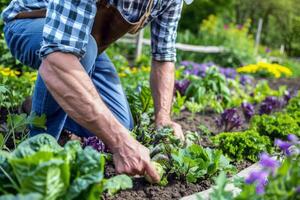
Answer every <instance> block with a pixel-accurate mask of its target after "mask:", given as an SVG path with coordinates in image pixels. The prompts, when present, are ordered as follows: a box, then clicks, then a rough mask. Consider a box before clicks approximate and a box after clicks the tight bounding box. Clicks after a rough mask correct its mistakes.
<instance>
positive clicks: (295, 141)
mask: <svg viewBox="0 0 300 200" xmlns="http://www.w3.org/2000/svg"><path fill="white" fill-rule="evenodd" d="M287 139H288V140H289V141H290V142H293V143H297V142H298V141H299V138H298V137H297V136H296V135H294V134H289V135H288V136H287Z"/></svg>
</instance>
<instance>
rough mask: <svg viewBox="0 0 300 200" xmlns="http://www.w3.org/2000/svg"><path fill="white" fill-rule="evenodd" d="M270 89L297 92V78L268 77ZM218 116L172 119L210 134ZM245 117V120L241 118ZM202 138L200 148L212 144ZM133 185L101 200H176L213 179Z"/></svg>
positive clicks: (242, 165)
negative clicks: (275, 78)
mask: <svg viewBox="0 0 300 200" xmlns="http://www.w3.org/2000/svg"><path fill="white" fill-rule="evenodd" d="M268 81H269V83H270V86H271V87H272V89H278V88H279V87H280V86H282V85H286V86H287V88H288V89H289V90H291V91H297V90H299V89H300V84H298V83H299V81H300V79H286V78H282V79H277V80H272V79H270V80H268ZM258 107H259V105H256V107H255V110H258ZM237 110H238V113H239V114H240V116H243V114H242V110H241V108H237ZM218 117H220V114H216V113H214V112H206V113H200V114H196V115H195V116H194V117H192V114H191V113H190V112H189V111H187V110H184V111H182V112H181V114H180V116H178V117H176V118H175V121H176V122H178V123H179V124H180V125H181V126H182V128H183V130H184V132H186V131H198V132H199V131H200V130H199V125H204V126H205V127H207V128H208V130H210V131H211V134H212V135H216V134H218V133H220V132H223V131H224V130H223V129H222V128H220V127H218V126H216V123H215V120H216V119H217V118H218ZM243 120H245V119H243ZM248 127H249V123H243V125H242V126H241V127H239V128H237V129H234V130H233V131H243V130H246V129H248ZM201 138H202V140H201V142H200V144H201V145H202V146H203V147H212V146H213V145H212V144H211V142H210V141H209V139H208V138H209V137H208V136H206V135H203V136H201ZM233 164H234V166H235V167H236V168H237V171H238V172H240V171H242V170H244V169H246V168H248V167H250V166H251V165H252V164H253V162H251V161H248V160H245V161H242V162H239V163H233ZM107 170H109V173H107V174H108V175H111V174H114V172H113V171H114V170H113V168H112V166H108V168H107ZM133 184H134V185H133V188H132V189H131V190H125V191H121V192H119V193H118V194H116V195H115V196H114V197H107V196H105V197H104V199H111V200H121V199H129V200H131V199H135V200H138V199H153V200H160V199H161V200H163V199H180V198H182V197H186V196H189V195H192V194H195V193H198V192H201V191H205V190H207V189H209V188H210V187H211V186H212V184H213V181H212V180H209V179H203V180H201V181H199V182H198V183H197V184H192V183H187V182H183V181H179V180H176V179H172V177H171V179H170V180H169V184H168V185H167V186H157V185H151V184H149V183H148V182H146V181H145V179H144V178H135V179H134V181H133Z"/></svg>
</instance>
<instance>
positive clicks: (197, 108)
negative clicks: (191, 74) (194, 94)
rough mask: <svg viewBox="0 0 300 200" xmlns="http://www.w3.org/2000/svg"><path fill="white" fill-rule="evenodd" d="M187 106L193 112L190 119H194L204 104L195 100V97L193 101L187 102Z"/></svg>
mask: <svg viewBox="0 0 300 200" xmlns="http://www.w3.org/2000/svg"><path fill="white" fill-rule="evenodd" d="M185 106H186V108H187V109H188V110H189V111H190V112H191V113H192V115H191V117H190V120H193V119H194V118H195V116H196V113H198V112H201V111H202V110H203V109H204V105H203V104H200V103H197V102H195V101H194V100H193V99H192V101H187V102H185Z"/></svg>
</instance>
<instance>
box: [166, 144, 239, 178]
mask: <svg viewBox="0 0 300 200" xmlns="http://www.w3.org/2000/svg"><path fill="white" fill-rule="evenodd" d="M171 156H172V163H173V166H172V168H171V171H172V172H174V173H175V174H176V175H177V176H178V177H180V178H181V179H183V180H185V179H186V180H187V181H188V182H191V183H195V182H197V180H199V179H200V178H203V177H204V176H212V175H214V174H215V173H217V172H219V171H230V172H232V171H233V167H232V166H231V165H230V164H229V160H228V159H227V158H225V157H224V156H223V155H222V153H221V151H218V150H211V149H209V148H207V149H204V148H203V147H201V146H200V145H197V144H192V145H190V146H187V147H186V148H182V149H175V150H174V151H173V152H172V154H171Z"/></svg>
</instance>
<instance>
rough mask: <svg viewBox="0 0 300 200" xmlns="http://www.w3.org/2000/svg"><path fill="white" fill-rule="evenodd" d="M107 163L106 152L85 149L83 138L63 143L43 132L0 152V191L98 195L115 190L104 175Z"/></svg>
mask: <svg viewBox="0 0 300 200" xmlns="http://www.w3.org/2000/svg"><path fill="white" fill-rule="evenodd" d="M104 164H105V156H104V155H103V154H101V153H98V152H97V151H96V150H94V149H92V148H91V147H86V148H85V149H82V148H81V145H80V143H79V141H70V142H68V143H67V144H66V145H65V146H64V147H61V146H59V144H58V143H57V141H56V140H55V138H53V137H52V136H50V135H48V134H40V135H37V136H35V137H32V138H29V139H27V140H25V141H24V142H22V143H21V144H20V145H19V146H18V147H17V148H16V149H15V150H14V151H13V152H12V153H7V152H4V151H1V152H0V195H2V194H11V196H10V197H12V198H13V197H14V196H13V195H16V194H22V195H28V196H32V195H35V194H37V195H39V196H41V199H43V200H56V199H66V200H73V199H74V200H76V199H98V198H99V195H100V194H101V193H102V192H103V191H104V190H108V191H112V188H111V187H109V186H108V185H106V186H105V183H110V182H111V181H105V179H104ZM116 187H117V186H116ZM121 188H123V187H121ZM117 189H118V188H115V190H117ZM31 194H32V195H31ZM28 198H29V197H28ZM37 199H38V198H37Z"/></svg>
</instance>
